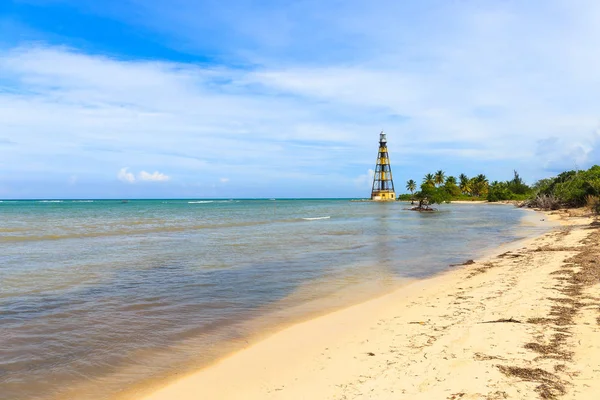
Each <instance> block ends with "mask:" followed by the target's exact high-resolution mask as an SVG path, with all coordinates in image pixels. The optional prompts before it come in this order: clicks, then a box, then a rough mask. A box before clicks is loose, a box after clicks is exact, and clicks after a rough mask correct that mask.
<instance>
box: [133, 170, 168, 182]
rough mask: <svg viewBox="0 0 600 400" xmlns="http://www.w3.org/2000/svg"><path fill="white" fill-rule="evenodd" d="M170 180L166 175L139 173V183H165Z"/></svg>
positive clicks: (155, 172)
mask: <svg viewBox="0 0 600 400" xmlns="http://www.w3.org/2000/svg"><path fill="white" fill-rule="evenodd" d="M169 179H171V178H170V177H169V176H168V175H165V174H163V173H162V172H158V171H154V172H153V173H149V172H146V171H142V172H140V180H141V181H150V182H166V181H168V180H169Z"/></svg>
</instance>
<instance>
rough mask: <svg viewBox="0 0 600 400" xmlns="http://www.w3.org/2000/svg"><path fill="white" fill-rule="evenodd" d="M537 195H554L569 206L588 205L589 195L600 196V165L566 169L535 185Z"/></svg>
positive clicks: (564, 204)
mask: <svg viewBox="0 0 600 400" xmlns="http://www.w3.org/2000/svg"><path fill="white" fill-rule="evenodd" d="M534 189H535V196H538V195H545V196H554V197H556V198H557V199H558V201H559V202H560V203H561V204H562V205H563V206H567V207H582V206H584V205H586V203H587V198H588V196H600V166H598V165H594V166H593V167H592V168H590V169H588V170H587V171H566V172H563V173H561V174H559V175H558V176H557V177H555V178H550V179H543V180H541V181H538V182H537V183H536V184H535V185H534Z"/></svg>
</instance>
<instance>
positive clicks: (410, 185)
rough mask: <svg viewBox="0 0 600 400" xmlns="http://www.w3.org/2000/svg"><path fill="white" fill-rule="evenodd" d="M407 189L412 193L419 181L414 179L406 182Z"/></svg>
mask: <svg viewBox="0 0 600 400" xmlns="http://www.w3.org/2000/svg"><path fill="white" fill-rule="evenodd" d="M406 190H408V191H409V192H411V193H412V192H414V191H415V190H417V182H415V181H414V180H412V179H411V180H409V181H408V182H406Z"/></svg>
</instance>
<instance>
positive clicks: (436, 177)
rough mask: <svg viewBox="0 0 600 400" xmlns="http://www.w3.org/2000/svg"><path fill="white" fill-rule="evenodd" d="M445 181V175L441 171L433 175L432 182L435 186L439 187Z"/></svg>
mask: <svg viewBox="0 0 600 400" xmlns="http://www.w3.org/2000/svg"><path fill="white" fill-rule="evenodd" d="M445 180H446V173H445V172H444V171H442V170H441V169H440V170H439V171H437V172H436V173H435V175H433V182H434V183H435V185H436V186H441V185H442V184H443V183H444V181H445Z"/></svg>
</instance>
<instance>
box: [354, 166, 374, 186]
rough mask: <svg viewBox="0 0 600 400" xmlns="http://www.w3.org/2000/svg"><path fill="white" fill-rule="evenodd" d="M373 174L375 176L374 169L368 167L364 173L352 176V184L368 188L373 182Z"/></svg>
mask: <svg viewBox="0 0 600 400" xmlns="http://www.w3.org/2000/svg"><path fill="white" fill-rule="evenodd" d="M373 176H375V171H374V170H372V169H370V168H369V169H368V170H367V173H366V174H361V175H359V176H357V177H356V178H354V184H355V185H356V186H357V187H359V188H361V189H366V188H370V187H371V185H372V184H373Z"/></svg>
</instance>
